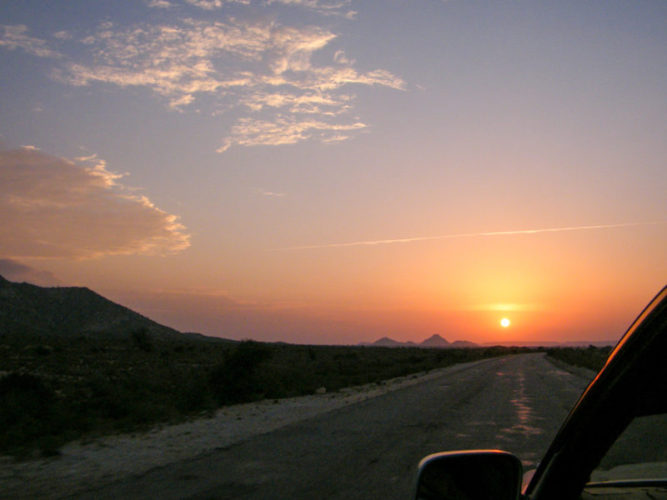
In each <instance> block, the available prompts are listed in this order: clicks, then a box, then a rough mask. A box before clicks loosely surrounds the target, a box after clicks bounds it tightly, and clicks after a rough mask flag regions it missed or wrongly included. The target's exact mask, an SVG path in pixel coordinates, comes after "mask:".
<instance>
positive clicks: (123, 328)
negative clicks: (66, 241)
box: [0, 276, 186, 339]
mask: <svg viewBox="0 0 667 500" xmlns="http://www.w3.org/2000/svg"><path fill="white" fill-rule="evenodd" d="M141 329H144V330H146V331H147V333H149V334H150V335H151V336H152V337H154V338H163V339H167V338H183V337H184V336H186V335H184V334H182V333H180V332H178V331H176V330H174V329H172V328H169V327H166V326H163V325H160V324H158V323H156V322H155V321H152V320H150V319H148V318H146V317H145V316H142V315H141V314H139V313H136V312H134V311H132V310H130V309H128V308H127V307H123V306H121V305H119V304H116V303H115V302H112V301H110V300H108V299H105V298H104V297H102V296H101V295H99V294H97V293H95V292H93V291H92V290H90V289H88V288H82V287H54V288H44V287H40V286H36V285H31V284H29V283H13V282H11V281H8V280H6V279H5V278H3V277H2V276H0V335H3V334H25V335H28V334H31V335H49V336H50V335H58V336H64V337H67V336H79V335H83V336H99V335H111V336H115V337H128V336H130V335H131V334H132V332H134V331H137V330H141Z"/></svg>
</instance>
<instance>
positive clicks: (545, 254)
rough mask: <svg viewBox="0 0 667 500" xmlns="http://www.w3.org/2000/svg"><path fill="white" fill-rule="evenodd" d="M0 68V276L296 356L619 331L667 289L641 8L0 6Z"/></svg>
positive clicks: (662, 89)
mask: <svg viewBox="0 0 667 500" xmlns="http://www.w3.org/2000/svg"><path fill="white" fill-rule="evenodd" d="M0 69H1V70H0V274H1V275H3V276H4V277H5V278H7V279H10V280H12V281H26V282H30V283H35V284H38V285H41V286H86V287H89V288H91V289H93V290H95V291H97V292H98V293H100V294H102V295H104V296H106V297H108V298H110V299H111V300H114V301H116V302H118V303H120V304H122V305H125V306H127V307H130V308H132V309H134V310H136V311H138V312H140V313H142V314H144V315H146V316H148V317H150V318H152V319H154V320H156V321H158V322H160V323H163V324H166V325H168V326H171V327H174V328H176V329H178V330H180V331H186V332H200V333H203V334H207V335H213V336H220V337H225V338H233V339H246V338H252V339H255V340H266V341H285V342H294V343H309V344H356V343H358V342H368V341H373V340H375V339H377V338H379V337H383V336H389V337H391V338H394V339H396V340H400V341H410V340H412V341H421V340H423V339H424V338H426V337H428V336H431V335H433V334H436V333H437V334H440V335H442V336H443V337H445V338H447V339H448V340H450V341H454V340H469V341H474V342H479V343H486V342H491V343H496V342H517V343H518V342H529V341H530V342H547V341H560V342H562V341H600V340H617V339H618V338H620V336H621V335H622V333H623V332H624V331H625V329H626V328H627V327H628V326H629V324H630V323H631V322H632V321H633V319H634V318H635V317H636V316H637V314H638V313H639V312H640V311H641V309H642V307H643V306H644V305H645V304H646V303H647V302H648V301H649V300H650V299H651V298H652V297H653V296H654V295H655V294H656V293H657V292H658V291H659V290H660V289H661V288H662V287H663V286H664V285H665V284H666V283H667V259H665V256H666V255H667V141H665V137H667V99H666V89H667V3H665V2H664V1H661V0H655V1H650V0H641V1H629V0H628V1H616V0H590V1H580V0H577V1H569V0H563V1H559V2H552V1H541V0H530V1H528V0H512V1H504V0H487V1H482V0H480V1H475V0H446V1H444V0H413V1H405V0H144V1H139V0H132V1H123V0H113V1H105V0H99V1H95V2H89V1H87V0H80V1H78V0H70V1H67V2H44V1H30V0H25V1H21V2H2V4H0ZM503 318H507V319H509V320H510V325H509V326H508V327H502V326H501V324H500V321H501V319H503Z"/></svg>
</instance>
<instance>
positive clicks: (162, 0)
mask: <svg viewBox="0 0 667 500" xmlns="http://www.w3.org/2000/svg"><path fill="white" fill-rule="evenodd" d="M146 5H147V6H148V7H150V8H151V9H171V8H172V7H173V5H172V3H171V2H169V1H168V0H148V1H147V2H146Z"/></svg>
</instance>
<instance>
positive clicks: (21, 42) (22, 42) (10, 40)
mask: <svg viewBox="0 0 667 500" xmlns="http://www.w3.org/2000/svg"><path fill="white" fill-rule="evenodd" d="M0 29H1V30H2V31H0V47H4V48H6V49H9V50H16V49H22V50H25V51H26V52H27V53H28V54H32V55H33V56H37V57H53V58H57V57H60V53H59V52H57V51H55V50H52V49H51V48H49V47H48V44H47V42H46V41H44V40H40V39H39V38H33V37H31V36H28V35H27V34H26V32H27V31H28V27H27V26H25V25H23V24H18V25H14V26H8V25H3V26H0Z"/></svg>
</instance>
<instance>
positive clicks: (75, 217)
mask: <svg viewBox="0 0 667 500" xmlns="http://www.w3.org/2000/svg"><path fill="white" fill-rule="evenodd" d="M80 160H81V162H83V163H85V164H84V165H82V164H77V163H74V162H72V161H70V160H67V159H64V158H59V157H55V156H51V155H47V154H44V153H42V152H39V151H34V150H27V149H20V150H12V151H1V152H0V255H2V256H4V257H7V258H12V259H20V258H92V257H100V256H104V255H130V254H141V255H166V254H171V253H176V252H180V251H182V250H184V249H186V248H187V247H189V246H190V241H189V240H190V236H189V235H188V234H187V233H186V229H185V227H184V226H183V225H182V224H181V223H180V222H179V220H178V217H177V216H175V215H172V214H169V213H167V212H165V211H163V210H160V209H159V208H157V207H156V206H155V205H154V204H153V203H152V202H151V201H150V200H149V199H148V198H147V197H145V196H137V195H135V194H132V193H131V192H130V190H129V189H127V188H125V187H124V186H122V185H121V184H120V183H119V179H121V178H122V177H123V176H122V175H121V174H116V173H114V172H111V171H109V170H108V169H107V168H106V165H105V163H104V161H102V160H100V159H98V158H97V157H95V156H89V157H87V158H81V159H80Z"/></svg>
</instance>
